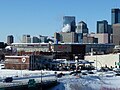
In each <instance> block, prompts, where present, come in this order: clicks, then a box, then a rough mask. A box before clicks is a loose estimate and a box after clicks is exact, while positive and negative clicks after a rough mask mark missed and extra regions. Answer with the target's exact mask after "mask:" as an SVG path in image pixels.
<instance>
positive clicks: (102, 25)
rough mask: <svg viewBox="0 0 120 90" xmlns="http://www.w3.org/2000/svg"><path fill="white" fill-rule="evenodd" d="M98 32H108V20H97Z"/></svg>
mask: <svg viewBox="0 0 120 90" xmlns="http://www.w3.org/2000/svg"><path fill="white" fill-rule="evenodd" d="M97 33H108V22H107V21H106V20H103V21H97Z"/></svg>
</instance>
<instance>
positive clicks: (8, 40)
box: [7, 35, 14, 44]
mask: <svg viewBox="0 0 120 90" xmlns="http://www.w3.org/2000/svg"><path fill="white" fill-rule="evenodd" d="M13 42H14V37H13V35H9V36H7V44H11V43H13Z"/></svg>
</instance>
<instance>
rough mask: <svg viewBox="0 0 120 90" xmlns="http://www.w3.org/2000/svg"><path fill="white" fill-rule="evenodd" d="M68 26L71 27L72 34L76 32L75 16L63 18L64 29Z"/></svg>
mask: <svg viewBox="0 0 120 90" xmlns="http://www.w3.org/2000/svg"><path fill="white" fill-rule="evenodd" d="M67 24H68V25H70V26H71V30H70V32H75V28H76V23H75V17H74V16H64V17H63V27H65V26H66V25H67Z"/></svg>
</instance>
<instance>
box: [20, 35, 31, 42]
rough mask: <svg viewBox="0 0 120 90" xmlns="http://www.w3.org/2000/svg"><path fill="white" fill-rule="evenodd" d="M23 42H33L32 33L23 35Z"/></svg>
mask: <svg viewBox="0 0 120 90" xmlns="http://www.w3.org/2000/svg"><path fill="white" fill-rule="evenodd" d="M22 42H23V43H31V37H30V35H23V37H22Z"/></svg>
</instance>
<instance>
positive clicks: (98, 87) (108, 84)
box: [0, 69, 120, 90]
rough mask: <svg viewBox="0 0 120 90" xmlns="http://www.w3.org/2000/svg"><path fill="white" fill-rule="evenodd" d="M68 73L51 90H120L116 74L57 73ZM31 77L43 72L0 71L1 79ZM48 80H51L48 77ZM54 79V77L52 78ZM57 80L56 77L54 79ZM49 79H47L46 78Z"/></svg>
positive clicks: (44, 74)
mask: <svg viewBox="0 0 120 90" xmlns="http://www.w3.org/2000/svg"><path fill="white" fill-rule="evenodd" d="M61 72H62V73H66V74H67V75H65V76H63V77H61V78H57V80H58V81H59V82H60V84H59V85H57V86H55V87H54V88H52V89H51V90H120V85H119V84H120V76H115V73H114V72H96V73H95V74H88V75H82V74H79V75H77V76H75V75H68V73H70V72H66V71H57V73H61ZM54 74H55V71H42V75H43V76H46V75H54ZM10 76H12V77H16V76H17V77H30V76H33V77H34V76H41V71H29V70H22V71H21V70H6V69H2V70H0V78H1V79H4V78H5V77H10ZM48 78H50V77H49V76H48ZM51 78H52V77H51ZM54 78H55V77H54ZM46 79H47V78H46Z"/></svg>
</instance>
